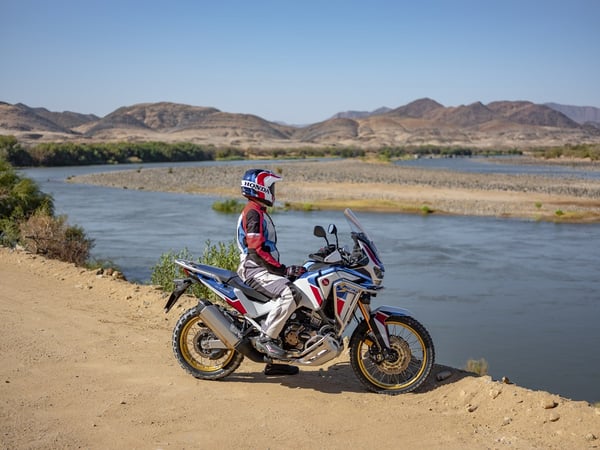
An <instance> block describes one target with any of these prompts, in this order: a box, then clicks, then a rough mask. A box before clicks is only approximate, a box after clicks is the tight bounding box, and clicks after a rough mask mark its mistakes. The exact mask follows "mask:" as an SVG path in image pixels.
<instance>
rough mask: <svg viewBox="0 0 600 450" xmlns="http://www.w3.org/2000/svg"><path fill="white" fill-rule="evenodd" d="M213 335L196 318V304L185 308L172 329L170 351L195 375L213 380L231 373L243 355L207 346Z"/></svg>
mask: <svg viewBox="0 0 600 450" xmlns="http://www.w3.org/2000/svg"><path fill="white" fill-rule="evenodd" d="M215 340H218V338H217V336H215V334H214V333H213V332H212V330H211V329H210V328H208V327H207V326H206V325H205V324H204V323H203V322H202V320H201V319H200V315H199V308H198V307H197V306H195V307H193V308H191V309H189V310H187V311H186V312H185V313H184V314H183V315H182V316H181V317H180V318H179V320H178V321H177V324H176V325H175V329H174V330H173V352H174V353H175V357H176V358H177V361H179V364H180V365H181V367H183V368H184V370H185V371H186V372H188V373H190V374H192V375H193V376H194V377H196V378H200V379H203V380H217V379H219V378H224V377H226V376H227V375H230V374H231V373H233V372H234V371H235V370H236V369H237V368H238V367H239V366H240V364H241V363H242V360H243V359H244V355H242V354H241V353H239V352H236V351H235V350H232V349H229V348H211V346H210V345H209V343H210V342H214V341H215Z"/></svg>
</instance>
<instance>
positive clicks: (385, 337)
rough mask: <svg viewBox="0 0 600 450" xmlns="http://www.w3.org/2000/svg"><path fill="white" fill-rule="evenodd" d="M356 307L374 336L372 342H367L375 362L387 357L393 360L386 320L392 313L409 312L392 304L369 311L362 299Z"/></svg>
mask: <svg viewBox="0 0 600 450" xmlns="http://www.w3.org/2000/svg"><path fill="white" fill-rule="evenodd" d="M358 307H359V309H360V312H361V313H362V315H363V316H364V318H365V321H366V323H367V326H368V328H369V334H370V335H371V336H373V337H374V338H375V339H374V342H371V343H367V345H369V348H370V349H371V354H372V355H373V357H374V358H375V360H376V361H377V362H382V361H384V360H388V359H389V360H394V359H395V358H396V357H397V355H396V352H395V351H394V350H392V349H391V347H390V336H389V333H388V330H387V326H386V321H387V319H388V318H389V317H390V316H392V315H401V316H409V315H410V313H409V312H408V311H407V310H405V309H402V308H396V307H393V306H381V307H379V308H377V309H376V310H375V311H371V308H370V306H369V304H368V303H366V302H362V301H360V302H358ZM373 345H375V347H376V348H375V349H374V348H373ZM373 350H376V351H373Z"/></svg>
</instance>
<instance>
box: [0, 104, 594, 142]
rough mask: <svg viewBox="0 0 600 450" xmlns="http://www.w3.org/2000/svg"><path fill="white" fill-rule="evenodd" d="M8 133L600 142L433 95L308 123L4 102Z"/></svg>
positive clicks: (550, 115)
mask: <svg viewBox="0 0 600 450" xmlns="http://www.w3.org/2000/svg"><path fill="white" fill-rule="evenodd" d="M586 117H587V116H586ZM0 134H13V135H15V136H16V137H17V138H18V139H20V140H22V141H24V142H35V141H38V142H43V141H68V140H78V141H84V142H94V141H123V140H125V141H149V140H153V141H164V142H183V141H185V142H196V143H203V144H209V145H217V146H230V145H232V146H243V147H256V148H259V147H263V148H269V147H271V148H285V147H298V146H303V145H317V146H318V145H327V146H331V145H339V146H355V147H363V148H371V147H374V148H379V147H382V146H400V145H402V146H406V145H438V146H470V147H496V148H505V147H509V148H514V147H518V148H523V147H527V146H547V145H562V144H565V143H573V142H600V127H599V128H594V127H592V126H588V125H581V124H580V123H578V122H577V121H575V120H574V119H571V118H569V117H568V116H567V115H566V114H564V113H562V112H560V111H558V110H556V109H554V108H551V107H549V106H547V105H540V104H535V103H531V102H527V101H497V102H492V103H489V104H487V105H484V104H483V103H481V102H475V103H472V104H469V105H460V106H456V107H446V106H444V105H442V104H440V103H438V102H436V101H435V100H432V99H429V98H422V99H418V100H415V101H413V102H411V103H408V104H406V105H403V106H400V107H397V108H395V109H390V108H380V109H377V110H374V111H371V112H365V111H347V112H345V113H338V114H336V115H335V116H333V117H332V118H330V119H328V120H325V121H322V122H318V123H314V124H311V125H307V126H303V127H297V126H291V125H286V124H281V123H277V122H270V121H267V120H265V119H262V118H261V117H258V116H255V115H252V114H237V113H227V112H223V111H220V110H218V109H216V108H213V107H204V106H192V105H184V104H180V103H170V102H159V103H140V104H136V105H131V106H124V107H121V108H118V109H117V110H115V111H113V112H112V113H110V114H108V115H106V116H105V117H102V118H99V117H97V116H95V115H93V114H78V113H73V112H68V111H67V112H62V113H58V112H51V111H48V110H47V109H45V108H31V107H29V106H27V105H23V104H16V105H11V104H9V103H3V102H0Z"/></svg>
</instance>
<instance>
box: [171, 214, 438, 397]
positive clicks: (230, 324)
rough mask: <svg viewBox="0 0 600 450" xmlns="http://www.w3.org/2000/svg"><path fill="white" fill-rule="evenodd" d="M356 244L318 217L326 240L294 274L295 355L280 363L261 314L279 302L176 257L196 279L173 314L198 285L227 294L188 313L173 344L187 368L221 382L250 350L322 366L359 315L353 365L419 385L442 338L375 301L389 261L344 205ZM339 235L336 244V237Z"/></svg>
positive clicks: (287, 338)
mask: <svg viewBox="0 0 600 450" xmlns="http://www.w3.org/2000/svg"><path fill="white" fill-rule="evenodd" d="M344 216H345V218H346V220H347V221H348V224H349V225H350V230H351V231H350V237H351V238H352V241H353V246H352V248H351V249H350V248H347V247H340V245H339V239H338V230H337V227H336V226H335V225H333V224H331V225H329V227H328V230H327V233H326V232H325V229H324V228H323V227H322V226H320V225H316V226H315V227H314V235H315V236H316V237H319V238H323V239H324V240H325V246H323V247H321V248H320V249H319V250H318V251H317V252H315V253H312V254H310V255H308V259H307V260H306V262H305V263H304V264H303V267H304V269H306V272H305V273H302V274H301V275H300V276H298V277H297V278H295V279H293V280H292V281H293V286H294V290H295V291H296V292H297V293H298V294H299V295H298V296H299V297H300V300H299V301H298V302H297V309H296V311H295V312H294V313H293V314H292V315H291V316H290V318H289V319H288V321H287V322H286V325H285V327H284V328H283V330H282V332H281V334H280V336H279V337H280V340H281V342H282V348H283V349H284V350H285V352H286V357H285V358H284V359H282V360H280V361H275V360H272V359H270V358H269V357H267V356H266V355H265V354H263V353H261V352H259V351H258V350H257V349H256V348H255V346H254V343H255V341H256V339H257V338H258V337H259V336H260V330H261V320H262V319H264V318H265V317H266V316H267V314H268V313H269V311H270V309H271V308H272V303H273V302H271V301H270V300H271V299H270V298H268V297H266V296H265V295H263V294H261V293H260V292H257V291H255V290H254V289H252V288H251V287H250V286H248V285H247V284H245V283H244V282H243V281H242V280H241V278H240V277H239V276H238V275H237V273H235V272H232V271H229V270H225V269H222V268H219V267H215V266H209V265H205V264H198V263H195V262H192V261H187V260H176V261H175V263H176V264H177V265H179V266H180V267H181V268H182V269H183V271H184V272H185V274H186V278H181V279H176V280H174V282H175V289H174V290H173V292H172V293H171V295H170V297H169V299H168V301H167V303H166V305H165V307H164V310H165V313H168V312H169V311H170V310H171V308H173V306H174V305H175V304H176V303H177V300H178V299H179V298H180V297H181V296H182V295H183V293H184V292H185V291H186V290H187V289H188V288H189V287H190V286H192V285H193V284H196V283H201V284H203V285H204V286H206V287H208V288H209V289H210V291H211V292H213V293H214V294H216V296H217V297H218V298H220V299H221V300H222V302H215V303H213V302H211V301H209V300H207V299H202V298H199V299H198V304H197V305H196V306H194V307H192V308H191V309H189V310H188V311H186V312H185V313H183V315H182V316H181V317H180V318H179V320H178V321H177V324H176V325H175V328H174V330H173V336H172V345H173V351H174V353H175V357H176V358H177V360H178V362H179V364H180V365H181V367H183V369H184V370H186V371H187V372H188V373H190V374H191V375H193V376H194V377H196V378H199V379H204V380H217V379H221V378H224V377H227V376H228V375H230V374H232V373H233V372H234V371H235V370H236V369H237V368H238V367H239V366H240V364H241V363H242V360H243V359H244V357H247V358H249V359H250V360H252V361H255V362H268V363H284V364H289V365H295V366H319V365H323V364H325V363H327V362H329V361H331V360H333V359H334V358H337V357H338V356H339V355H340V354H341V353H342V351H343V349H344V332H345V331H346V330H347V329H348V327H349V326H350V325H351V324H352V323H353V322H356V326H355V328H354V331H353V332H352V334H351V337H350V339H349V345H348V347H349V356H350V365H351V367H352V370H353V372H354V374H355V375H356V377H357V378H358V379H359V380H360V382H361V383H362V384H363V385H364V387H365V388H366V389H367V390H369V391H372V392H377V393H384V394H391V395H395V394H400V393H406V392H411V391H413V390H415V389H417V388H418V387H419V386H420V385H421V384H422V383H423V382H424V381H425V380H426V378H427V377H428V375H429V373H430V371H431V368H432V366H433V362H434V357H435V351H434V346H433V341H432V339H431V337H430V335H429V333H428V331H427V330H426V329H425V327H424V326H423V325H422V324H421V323H420V322H418V321H417V320H416V319H415V318H414V317H412V316H411V313H410V312H409V311H407V310H406V309H403V308H398V307H393V306H380V307H378V308H376V309H374V310H371V299H372V298H373V297H375V296H376V295H377V294H378V293H379V292H380V291H381V290H382V289H383V285H382V282H383V276H384V273H385V269H384V265H383V263H382V262H381V259H380V256H379V252H378V251H377V248H376V246H375V244H374V242H373V241H372V240H371V238H370V237H369V235H368V234H367V232H366V231H365V230H364V228H363V227H362V225H361V224H360V222H359V221H358V219H357V217H356V216H355V214H354V213H353V212H352V211H351V210H350V209H346V210H345V211H344ZM328 234H329V236H330V238H333V237H334V238H335V243H333V242H330V240H329V239H328Z"/></svg>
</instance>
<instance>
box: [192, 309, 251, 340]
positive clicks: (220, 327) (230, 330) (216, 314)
mask: <svg viewBox="0 0 600 450" xmlns="http://www.w3.org/2000/svg"><path fill="white" fill-rule="evenodd" d="M198 306H200V308H201V309H200V311H199V315H200V318H201V319H202V321H203V322H204V324H205V325H206V326H207V327H208V328H210V329H211V330H212V331H213V332H214V333H215V335H216V336H217V337H218V338H219V339H220V340H221V341H222V342H223V344H225V345H226V346H227V347H229V348H231V349H232V350H235V348H236V346H237V345H238V344H239V342H240V341H241V339H242V338H241V336H240V335H239V330H238V328H237V327H236V326H235V324H234V323H233V321H232V320H231V319H230V318H229V317H227V316H226V315H225V314H223V313H222V312H221V310H220V309H219V307H218V306H215V305H213V304H212V303H210V302H206V301H202V300H200V301H199V302H198Z"/></svg>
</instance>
